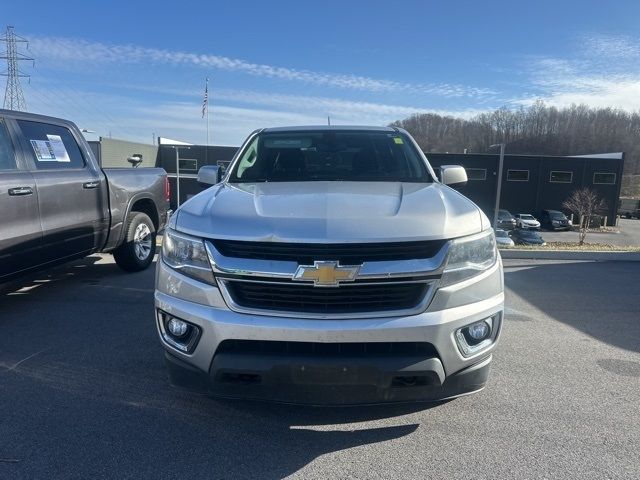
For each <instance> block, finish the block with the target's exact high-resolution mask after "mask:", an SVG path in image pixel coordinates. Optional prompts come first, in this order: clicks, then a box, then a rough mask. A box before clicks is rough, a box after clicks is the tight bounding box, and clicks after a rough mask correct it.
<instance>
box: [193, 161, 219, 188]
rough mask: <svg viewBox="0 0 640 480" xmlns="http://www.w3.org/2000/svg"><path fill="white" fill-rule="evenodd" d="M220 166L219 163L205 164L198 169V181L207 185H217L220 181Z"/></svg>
mask: <svg viewBox="0 0 640 480" xmlns="http://www.w3.org/2000/svg"><path fill="white" fill-rule="evenodd" d="M220 174H221V171H220V167H218V166H217V165H205V166H204V167H200V170H198V183H203V184H205V185H215V184H216V183H220V177H221V175H220Z"/></svg>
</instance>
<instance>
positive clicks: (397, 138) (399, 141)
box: [393, 137, 404, 145]
mask: <svg viewBox="0 0 640 480" xmlns="http://www.w3.org/2000/svg"><path fill="white" fill-rule="evenodd" d="M393 141H394V142H395V143H397V144H398V145H403V144H404V141H403V140H402V138H400V137H393Z"/></svg>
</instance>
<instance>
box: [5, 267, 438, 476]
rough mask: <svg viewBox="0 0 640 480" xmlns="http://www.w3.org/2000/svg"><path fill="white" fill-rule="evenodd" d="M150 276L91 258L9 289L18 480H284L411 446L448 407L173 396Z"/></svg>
mask: <svg viewBox="0 0 640 480" xmlns="http://www.w3.org/2000/svg"><path fill="white" fill-rule="evenodd" d="M105 259H106V260H105ZM153 275H154V272H153V268H151V269H149V270H147V271H144V272H140V273H136V274H125V273H123V272H121V271H120V270H119V268H118V267H117V266H116V265H114V264H113V263H111V261H110V259H109V258H108V257H106V256H93V257H88V258H85V259H83V260H80V261H77V262H73V263H70V264H68V265H65V266H61V267H58V268H55V269H52V270H49V271H46V272H42V273H37V274H33V275H31V276H29V277H25V278H23V279H22V280H20V281H17V282H13V283H12V284H11V285H9V286H6V285H5V289H4V293H5V295H0V310H1V311H2V312H3V316H2V317H1V318H0V326H2V328H3V332H4V333H3V336H2V339H0V384H1V385H2V390H3V392H4V394H3V395H2V396H0V408H4V409H7V410H8V411H9V410H10V411H11V412H12V418H15V419H18V418H20V419H22V420H20V421H16V422H4V423H2V422H0V437H2V438H3V439H6V442H3V444H2V445H1V447H2V457H3V458H13V459H17V460H19V461H18V462H16V463H12V464H9V465H3V468H5V469H7V470H9V471H8V472H7V475H8V476H9V477H10V478H33V477H39V476H46V477H49V478H51V475H50V474H51V472H50V470H49V468H50V460H51V459H52V458H55V459H56V461H55V463H56V471H58V472H60V473H59V478H68V475H67V474H68V473H70V472H73V475H74V476H77V477H78V478H87V477H93V476H96V473H97V472H118V475H117V476H119V477H121V478H184V477H185V476H190V477H194V478H251V479H254V478H266V479H278V478H284V477H287V476H288V475H291V474H293V473H295V472H297V471H298V470H300V469H301V468H303V467H305V466H306V465H308V464H309V463H311V462H313V461H314V460H316V459H318V458H319V457H322V456H323V455H325V454H330V453H335V452H340V451H343V450H346V449H351V448H357V447H360V446H364V445H370V444H376V443H382V442H387V441H402V440H400V439H402V438H403V437H406V436H409V435H411V434H413V433H415V432H416V430H417V429H418V427H419V423H418V422H417V421H416V414H419V413H420V412H423V411H426V410H428V409H431V408H434V407H437V406H438V405H439V404H419V403H414V404H400V405H381V406H360V407H342V408H338V407H331V408H330V407H326V408H318V407H305V406H294V405H278V404H270V403H261V402H248V401H233V400H218V399H212V398H210V397H203V396H199V395H196V394H192V393H189V392H185V391H182V390H178V389H175V388H172V387H170V386H169V384H168V382H167V378H166V377H167V375H166V369H165V366H164V363H163V360H162V348H161V347H160V344H159V341H158V339H157V336H156V332H155V328H154V326H153V313H152V312H153ZM403 416H408V418H402V417H403ZM396 417H398V418H396ZM368 422H371V423H368ZM79 439H81V440H79ZM106 439H112V440H113V441H115V443H113V441H106ZM114 439H117V441H116V440H114ZM79 442H80V443H81V445H80V443H79ZM98 465H99V466H100V467H99V470H96V468H97V466H98ZM365 467H366V464H365ZM371 468H373V467H371ZM45 472H48V473H45ZM374 474H375V471H373V470H372V471H371V472H370V474H367V476H373V475H374ZM340 475H341V472H340V471H339V470H336V471H335V476H336V477H339V476H340ZM345 475H346V474H345Z"/></svg>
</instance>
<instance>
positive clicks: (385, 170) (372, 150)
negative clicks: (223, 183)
mask: <svg viewBox="0 0 640 480" xmlns="http://www.w3.org/2000/svg"><path fill="white" fill-rule="evenodd" d="M322 180H329V181H339V180H343V181H358V182H431V181H432V178H431V175H429V172H428V170H427V166H426V164H425V162H424V161H423V159H422V158H421V157H420V156H419V155H418V152H416V150H415V149H414V147H413V145H412V144H410V143H409V139H408V138H406V137H405V136H404V135H402V134H400V133H397V132H386V131H380V132H376V131H362V132H359V131H308V132H291V133H281V132H278V133H269V132H264V133H260V134H258V135H257V136H256V138H255V139H254V140H253V141H252V142H251V143H250V144H249V145H248V146H247V147H246V148H245V149H244V151H243V152H242V153H241V155H240V157H239V159H238V161H236V162H235V164H234V166H233V170H232V171H231V174H230V176H229V182H232V183H245V182H301V181H322Z"/></svg>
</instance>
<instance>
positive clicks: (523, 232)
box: [520, 230, 540, 239]
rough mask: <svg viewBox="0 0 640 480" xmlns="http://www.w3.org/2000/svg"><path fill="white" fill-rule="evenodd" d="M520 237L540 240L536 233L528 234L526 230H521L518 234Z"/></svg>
mask: <svg viewBox="0 0 640 480" xmlns="http://www.w3.org/2000/svg"><path fill="white" fill-rule="evenodd" d="M520 236H522V237H524V238H532V239H533V238H535V239H538V238H540V235H538V234H537V233H536V232H528V231H526V230H523V231H522V232H520Z"/></svg>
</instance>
